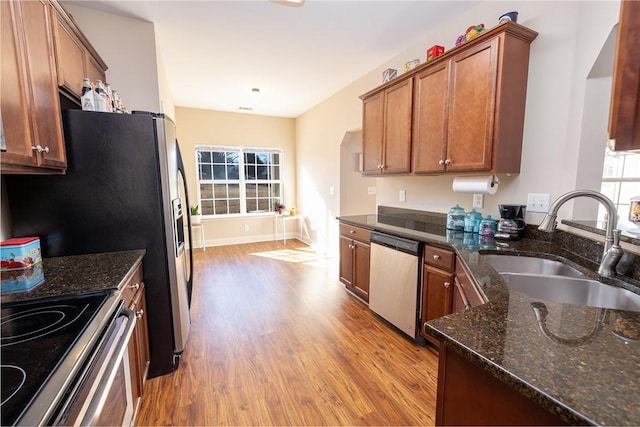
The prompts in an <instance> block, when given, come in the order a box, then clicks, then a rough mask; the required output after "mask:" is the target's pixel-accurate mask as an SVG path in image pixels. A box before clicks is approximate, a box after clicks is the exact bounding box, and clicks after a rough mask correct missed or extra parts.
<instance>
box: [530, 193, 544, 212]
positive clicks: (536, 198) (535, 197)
mask: <svg viewBox="0 0 640 427" xmlns="http://www.w3.org/2000/svg"><path fill="white" fill-rule="evenodd" d="M548 211H549V194H547V193H529V194H528V195H527V212H544V213H547V212H548Z"/></svg>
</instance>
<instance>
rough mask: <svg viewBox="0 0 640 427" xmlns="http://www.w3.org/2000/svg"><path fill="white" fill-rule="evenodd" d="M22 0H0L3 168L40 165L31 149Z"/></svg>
mask: <svg viewBox="0 0 640 427" xmlns="http://www.w3.org/2000/svg"><path fill="white" fill-rule="evenodd" d="M21 21H22V19H21V15H20V3H16V2H13V1H11V2H10V1H0V37H1V39H0V40H1V42H2V46H1V48H2V61H1V63H0V64H1V66H2V79H0V111H2V123H3V127H4V134H5V143H6V151H4V152H3V153H2V156H1V158H2V165H3V169H6V166H7V165H17V166H36V164H37V157H36V154H35V153H34V151H33V150H32V149H31V141H32V140H33V132H32V129H31V119H30V113H29V101H28V98H29V96H30V94H29V89H28V79H27V70H26V67H27V64H26V62H25V54H24V46H23V43H22V24H21Z"/></svg>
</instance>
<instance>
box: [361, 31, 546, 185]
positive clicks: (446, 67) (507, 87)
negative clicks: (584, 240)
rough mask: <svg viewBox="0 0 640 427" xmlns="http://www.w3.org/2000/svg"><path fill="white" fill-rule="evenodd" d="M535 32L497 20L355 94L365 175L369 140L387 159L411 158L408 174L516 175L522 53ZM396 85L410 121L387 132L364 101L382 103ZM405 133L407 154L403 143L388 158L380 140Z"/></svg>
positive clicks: (524, 70)
mask: <svg viewBox="0 0 640 427" xmlns="http://www.w3.org/2000/svg"><path fill="white" fill-rule="evenodd" d="M537 35H538V33H537V32H535V31H533V30H530V29H528V28H526V27H524V26H522V25H519V24H516V23H514V22H506V23H503V24H501V25H498V26H496V27H494V28H493V29H491V30H488V31H485V32H482V33H481V34H480V35H478V36H477V37H476V38H474V39H472V40H470V41H468V42H466V43H464V44H461V45H460V46H457V47H455V48H453V49H451V50H449V51H448V52H445V53H444V54H442V55H441V56H438V57H437V58H435V59H434V60H432V61H430V62H428V63H426V64H423V65H420V66H418V67H416V68H415V69H413V70H411V71H409V72H407V73H405V74H404V75H402V76H400V77H398V78H396V79H395V80H393V81H391V82H388V83H385V84H383V85H381V86H379V87H378V88H376V89H374V90H372V91H370V92H368V93H366V94H364V95H362V96H361V97H360V98H361V99H362V100H363V103H364V108H363V151H364V153H365V169H364V173H365V174H367V168H366V161H367V157H366V156H367V147H368V146H376V144H375V143H374V142H372V141H371V140H372V139H375V138H377V139H378V140H380V139H382V140H383V144H382V146H383V147H384V149H385V150H386V151H384V150H383V151H382V152H384V153H385V155H386V156H387V158H398V157H399V158H402V156H403V155H405V153H407V152H408V153H411V154H409V155H410V156H411V155H412V161H409V162H408V165H411V168H410V170H411V172H413V173H415V174H444V173H450V172H451V173H464V172H480V171H481V172H490V173H518V172H520V157H521V153H522V134H523V128H524V109H525V101H526V90H527V76H528V69H529V50H530V44H531V42H532V41H533V40H534V39H535V38H536V37H537ZM407 82H409V83H407ZM402 84H408V85H409V86H412V87H413V91H412V96H411V102H412V108H411V109H410V110H409V111H411V110H412V116H411V118H410V120H407V121H405V122H402V121H398V120H396V121H394V122H393V123H394V125H395V126H396V128H395V130H394V132H393V133H392V134H391V135H390V132H389V120H390V119H389V114H388V113H387V112H386V111H385V110H383V111H385V114H384V115H383V116H382V117H383V119H381V118H377V117H380V116H381V115H380V113H379V109H378V116H377V117H376V116H375V115H373V114H371V111H372V109H371V108H367V102H369V101H370V100H373V99H375V98H376V97H377V96H380V94H383V99H384V95H386V93H387V92H388V91H390V90H392V89H393V88H394V87H399V86H400V85H402ZM383 105H384V106H385V107H388V106H387V104H384V103H383ZM379 108H381V107H379ZM397 111H398V110H397V109H396V112H397ZM398 126H404V127H403V128H402V129H398ZM380 135H384V138H381V137H380ZM404 135H410V136H409V137H408V138H406V139H407V140H408V141H409V143H408V147H409V149H408V150H407V149H405V148H404V146H402V151H401V152H400V153H397V154H395V156H394V154H392V153H390V147H391V149H393V148H394V146H392V145H390V144H389V143H388V142H387V141H389V140H390V138H394V139H393V142H394V143H398V141H405V139H402V138H398V136H404ZM378 145H380V143H378ZM383 160H384V158H383ZM384 163H385V162H384V161H383V162H382V165H383V166H386V165H385V164H384ZM387 163H388V162H387ZM383 171H384V169H383ZM402 172H408V171H402ZM369 173H370V174H371V172H369ZM382 173H388V172H386V171H384V172H382Z"/></svg>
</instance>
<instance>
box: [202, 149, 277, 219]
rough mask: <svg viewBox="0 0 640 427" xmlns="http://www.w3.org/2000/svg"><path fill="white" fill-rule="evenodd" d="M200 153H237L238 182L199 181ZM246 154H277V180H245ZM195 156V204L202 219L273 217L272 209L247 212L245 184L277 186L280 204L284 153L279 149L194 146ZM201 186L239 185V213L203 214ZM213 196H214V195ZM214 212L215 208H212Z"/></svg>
mask: <svg viewBox="0 0 640 427" xmlns="http://www.w3.org/2000/svg"><path fill="white" fill-rule="evenodd" d="M201 151H216V152H236V153H238V158H239V163H238V169H239V171H238V175H239V176H238V180H215V179H211V180H202V179H200V161H199V158H198V153H199V152H201ZM246 153H256V154H257V153H270V154H278V156H279V162H278V164H277V166H278V167H279V179H268V180H255V181H254V180H247V179H246V178H245V154H246ZM194 156H195V165H196V195H197V204H198V206H199V207H200V213H201V214H202V217H203V218H235V217H244V216H252V217H253V216H265V215H273V213H274V209H268V210H267V211H258V212H248V211H247V184H251V183H253V182H255V183H256V184H277V185H279V186H280V196H279V198H278V199H277V203H282V199H283V194H284V193H283V192H284V183H283V173H284V151H283V150H282V149H281V148H273V147H245V146H223V145H202V144H199V145H196V147H195V150H194ZM201 184H212V185H215V184H238V185H239V194H240V196H239V197H240V213H227V214H215V213H214V214H205V213H204V211H203V206H202V197H201V190H200V185H201ZM214 195H215V194H214ZM214 212H215V207H214Z"/></svg>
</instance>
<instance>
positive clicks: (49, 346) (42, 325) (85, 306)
mask: <svg viewBox="0 0 640 427" xmlns="http://www.w3.org/2000/svg"><path fill="white" fill-rule="evenodd" d="M108 296H109V294H108V293H98V294H95V293H94V294H87V295H82V296H74V297H73V298H69V297H66V298H43V299H37V300H31V301H23V302H17V303H9V304H2V307H1V312H2V314H1V334H0V343H1V345H0V352H1V354H0V356H1V359H0V360H1V372H0V383H1V384H2V392H1V403H0V412H1V421H2V425H3V426H6V425H14V424H15V423H16V422H17V421H18V420H19V419H20V417H21V415H22V414H23V412H24V411H25V410H26V409H27V408H28V407H29V405H30V403H31V401H32V400H33V398H34V397H35V396H37V394H38V393H39V391H40V390H41V388H42V387H43V385H44V384H45V383H46V382H47V380H48V378H49V377H50V376H51V374H52V373H53V372H54V371H55V370H56V368H57V367H58V365H59V364H60V362H61V361H62V360H63V359H64V357H65V356H66V355H67V353H68V352H69V350H70V349H71V348H72V346H73V344H74V343H75V342H76V341H77V339H78V337H80V335H81V334H82V332H83V331H84V329H85V328H86V326H87V325H88V324H89V323H90V322H91V319H92V318H93V316H94V315H95V313H96V312H97V311H98V309H99V308H100V307H101V306H102V304H103V303H104V301H105V300H106V299H107V298H108Z"/></svg>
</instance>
